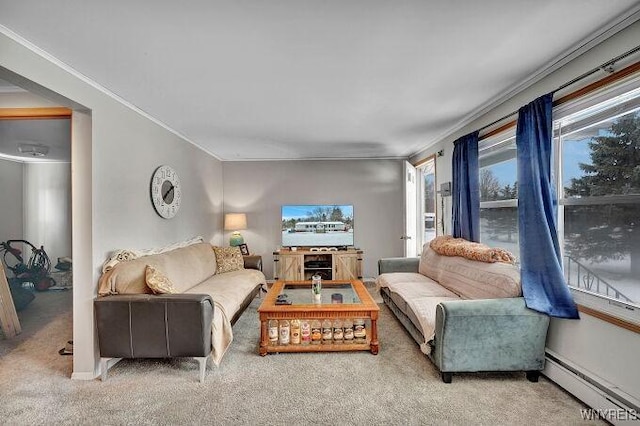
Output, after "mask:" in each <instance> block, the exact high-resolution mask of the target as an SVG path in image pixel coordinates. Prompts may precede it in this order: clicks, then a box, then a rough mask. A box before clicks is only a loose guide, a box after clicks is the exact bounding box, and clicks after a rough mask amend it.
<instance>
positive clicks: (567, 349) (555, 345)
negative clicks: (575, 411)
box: [412, 21, 640, 400]
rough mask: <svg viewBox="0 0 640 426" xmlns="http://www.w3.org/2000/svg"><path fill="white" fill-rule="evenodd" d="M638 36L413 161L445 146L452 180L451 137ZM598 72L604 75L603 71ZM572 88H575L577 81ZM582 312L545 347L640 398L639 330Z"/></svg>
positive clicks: (590, 56) (605, 46)
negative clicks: (616, 324)
mask: <svg viewBox="0 0 640 426" xmlns="http://www.w3.org/2000/svg"><path fill="white" fill-rule="evenodd" d="M638 40H640V21H639V22H635V23H634V24H632V25H630V26H629V27H627V28H626V29H624V30H623V31H621V32H619V33H617V34H616V35H614V36H612V37H610V38H609V39H607V40H605V41H604V42H602V43H600V44H599V45H597V46H595V47H594V48H592V49H591V50H589V51H587V52H585V53H584V54H582V55H580V56H579V57H577V58H576V59H574V60H572V61H571V62H569V63H568V64H566V65H565V66H563V67H562V68H560V69H558V70H557V71H555V72H553V73H552V74H550V75H548V76H547V77H545V78H544V79H542V80H541V81H539V82H538V83H536V84H535V85H533V86H532V87H530V88H528V89H526V90H525V91H523V92H521V93H520V94H518V95H516V96H514V97H513V98H511V99H509V100H508V101H506V102H504V103H502V104H500V105H499V106H497V107H495V108H494V109H492V110H491V111H489V112H488V113H487V114H485V115H483V116H482V117H480V118H479V119H477V120H475V121H473V122H472V123H470V124H469V125H467V126H464V128H462V129H460V130H459V131H457V132H455V133H454V134H452V135H450V136H449V137H447V138H445V139H443V140H442V141H440V142H438V143H437V144H435V145H434V146H432V147H430V148H428V149H426V150H425V151H424V152H422V153H420V155H417V156H415V157H414V158H412V161H418V160H419V159H420V158H423V157H426V156H428V155H431V154H433V153H435V152H437V151H439V150H440V149H444V154H445V155H444V157H441V158H439V159H438V181H439V182H444V181H448V180H451V158H452V154H453V143H452V142H453V141H454V140H455V139H457V138H458V137H460V136H462V135H465V134H468V133H470V132H472V131H474V130H477V129H479V128H481V127H482V126H485V125H487V124H489V123H491V122H493V121H494V120H496V119H498V118H500V117H503V116H505V115H507V114H509V113H512V112H514V111H517V110H518V108H520V107H521V106H523V105H525V104H527V103H528V102H531V101H532V100H533V99H535V98H537V97H538V96H541V95H543V94H545V93H548V92H551V91H553V90H555V89H556V88H558V87H559V86H561V85H563V84H564V83H566V82H568V81H571V80H573V79H574V78H576V77H577V76H580V75H582V74H583V73H585V72H587V71H590V70H591V69H593V68H595V67H598V66H599V65H601V64H602V63H604V62H606V61H608V60H610V59H612V58H614V57H616V56H618V55H621V54H623V53H625V52H627V51H629V50H631V49H633V48H634V47H636V46H637V45H638ZM636 60H637V57H636ZM618 68H619V67H618ZM597 77H598V78H602V77H604V73H602V74H599V75H598V76H597ZM570 90H575V87H573V88H570ZM441 164H442V167H441ZM449 203H450V199H449ZM446 210H447V214H446V219H447V222H448V223H449V224H450V222H451V213H450V204H449V206H448V208H447V209H446ZM448 226H449V225H448ZM581 318H582V319H581V320H580V321H568V320H560V319H552V322H551V328H550V330H549V335H548V340H547V347H548V348H549V349H551V350H553V351H554V352H555V353H557V354H559V355H560V356H562V357H563V358H565V359H566V360H569V361H570V362H572V363H574V364H576V365H577V366H579V367H581V368H583V369H585V370H586V371H590V372H592V373H594V374H595V375H597V376H599V377H600V378H602V379H604V380H605V381H608V382H610V383H612V384H613V385H614V386H618V387H619V388H620V390H622V392H625V393H627V394H629V395H632V396H633V397H635V399H636V400H640V369H638V362H637V359H638V351H639V349H640V335H639V334H637V333H633V332H630V331H628V330H625V329H623V328H620V327H617V326H614V325H612V324H609V323H606V322H604V321H602V320H600V319H597V318H594V317H591V316H588V315H585V314H581Z"/></svg>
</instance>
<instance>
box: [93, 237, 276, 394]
mask: <svg viewBox="0 0 640 426" xmlns="http://www.w3.org/2000/svg"><path fill="white" fill-rule="evenodd" d="M238 255H239V251H238ZM239 256H240V257H239V258H238V257H237V256H236V255H235V254H234V255H233V256H231V258H233V260H234V261H236V263H237V262H238V261H239V262H241V263H242V262H243V258H242V256H241V255H239ZM238 259H239V260H238ZM223 260H225V262H224V263H221V261H220V259H218V260H217V259H216V254H215V253H214V250H213V248H212V246H211V245H210V244H208V243H203V242H201V243H196V244H190V245H188V246H186V247H180V248H176V249H174V250H170V251H166V252H163V253H159V254H152V255H145V256H141V257H138V258H134V259H132V260H126V261H121V262H117V263H116V264H115V265H113V266H110V268H109V269H108V270H107V271H106V272H104V273H103V274H102V276H101V278H100V283H99V290H98V293H99V297H98V298H97V299H96V300H95V302H94V306H95V315H96V324H97V331H98V343H99V347H100V357H101V368H102V378H103V380H105V379H106V373H107V369H108V368H109V367H110V366H111V365H113V364H114V363H115V362H117V361H118V360H119V359H120V358H169V357H195V358H197V359H198V361H199V363H200V381H202V380H203V379H204V374H205V371H206V360H207V357H208V356H209V355H210V356H211V358H212V361H213V362H214V363H215V364H216V365H218V364H219V363H220V361H221V359H222V357H223V355H224V353H225V352H226V350H227V348H228V347H229V345H230V344H231V341H232V340H233V332H232V325H233V324H235V322H236V321H237V320H238V318H239V317H240V315H241V314H242V313H243V312H244V310H245V309H246V308H247V306H249V304H250V303H251V301H252V300H253V299H254V298H255V297H256V295H257V294H259V292H260V289H261V287H262V285H263V284H265V283H266V279H265V276H264V274H263V273H262V272H261V270H260V269H261V265H260V258H257V257H247V258H245V260H246V261H247V263H246V264H245V265H236V266H235V267H229V266H228V264H227V262H226V259H223ZM253 268H255V269H253ZM225 269H235V270H231V271H229V272H224V270H225ZM149 270H152V271H154V273H160V277H161V278H163V279H164V282H168V283H170V284H171V291H170V293H171V294H154V291H153V290H152V289H151V288H150V287H149V286H148V282H149V275H148V273H149V272H148V271H149ZM172 293H176V294H172Z"/></svg>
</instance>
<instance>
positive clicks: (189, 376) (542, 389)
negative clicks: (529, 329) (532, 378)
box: [0, 292, 596, 425]
mask: <svg viewBox="0 0 640 426" xmlns="http://www.w3.org/2000/svg"><path fill="white" fill-rule="evenodd" d="M69 294H70V292H69ZM64 297H70V296H69V295H68V294H67V295H65V294H57V295H52V296H51V297H50V299H51V300H49V302H50V305H52V306H53V305H55V304H56V303H57V304H60V305H63V303H61V302H60V301H59V300H53V299H61V298H64ZM40 301H41V302H42V303H45V304H46V302H47V300H45V297H42V298H40ZM67 302H69V301H68V300H67ZM34 303H35V302H34ZM259 303H260V300H259V299H256V300H255V301H254V302H253V303H252V305H251V306H250V307H249V309H248V310H247V311H246V312H245V314H244V315H243V316H242V317H241V319H240V320H239V321H238V323H237V324H236V325H235V327H234V333H235V340H234V342H233V344H232V346H231V348H230V349H229V352H228V353H227V354H226V356H225V358H224V359H223V361H222V364H221V365H220V367H218V368H215V367H211V366H210V367H209V370H208V372H207V377H206V380H205V382H204V383H199V382H198V381H197V376H198V368H197V363H196V362H195V361H193V360H190V359H174V360H127V361H121V362H120V363H119V364H117V365H116V366H114V367H113V368H112V369H111V370H110V371H109V380H108V381H106V382H104V383H103V382H101V381H100V380H99V379H96V380H93V381H76V380H70V379H69V377H70V374H71V369H72V359H71V357H70V356H60V355H59V354H58V350H59V349H60V348H61V347H63V346H64V343H65V342H66V341H67V340H69V339H70V338H71V312H70V306H71V304H70V303H68V309H67V310H66V311H63V312H57V314H56V315H53V316H49V315H45V313H44V312H42V315H41V317H42V319H43V323H41V324H40V325H39V326H37V325H34V324H35V322H34V323H33V324H32V325H33V326H34V330H30V329H29V328H30V327H31V326H29V327H25V329H26V330H25V333H24V335H23V336H21V337H19V340H17V341H16V342H13V343H7V341H6V340H1V341H0V346H1V347H3V348H5V349H3V350H2V351H1V352H0V353H1V354H2V357H1V358H0V423H1V424H11V425H35V424H57V425H59V424H101V425H111V424H113V425H125V424H222V425H226V424H250V425H268V424H276V425H291V424H322V425H324V424H326V425H334V424H349V425H372V424H380V425H396V424H397V425H405V424H456V425H458V424H459V425H470V424H485V425H496V424H498V425H516V424H518V425H520V424H525V425H528V424H537V425H575V424H590V425H591V424H596V423H595V422H592V421H591V422H584V421H581V417H580V409H581V408H585V407H584V405H583V404H582V403H580V402H579V401H578V400H576V399H574V398H573V397H572V396H571V395H569V394H567V393H566V392H564V391H563V390H562V389H560V388H559V387H557V386H556V385H555V384H553V383H552V382H550V381H548V380H547V379H545V378H541V379H540V382H539V383H530V382H528V381H527V380H526V379H525V377H524V374H523V373H521V374H520V373H507V374H498V373H495V374H459V375H454V378H453V383H452V384H444V383H442V382H441V381H440V377H439V374H438V372H437V370H436V369H435V368H434V367H433V365H432V364H431V362H430V361H429V360H428V359H427V358H426V357H425V356H424V355H422V353H421V352H420V350H419V348H418V346H417V345H416V344H415V343H414V342H413V340H412V339H411V338H410V336H409V335H408V334H407V333H406V332H405V331H404V329H403V328H402V326H401V325H400V324H399V323H398V322H397V321H396V320H395V318H394V317H393V314H391V312H390V311H389V310H388V309H387V308H386V307H385V306H384V305H383V306H382V308H381V320H380V322H379V324H380V325H379V329H380V336H379V337H380V342H381V349H380V353H379V355H377V356H373V355H371V354H370V353H368V352H358V353H327V354H278V355H268V356H266V357H260V356H258V355H257V341H258V336H259V326H258V324H259V323H258V317H257V313H256V308H257V307H258V305H259ZM38 307H39V306H38V305H35V304H33V305H32V306H30V307H29V308H28V309H34V308H38ZM40 308H41V309H44V308H43V307H42V306H40ZM45 310H46V309H45ZM25 325H26V324H25Z"/></svg>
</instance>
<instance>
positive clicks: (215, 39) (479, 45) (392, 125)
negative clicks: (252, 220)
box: [0, 0, 638, 160]
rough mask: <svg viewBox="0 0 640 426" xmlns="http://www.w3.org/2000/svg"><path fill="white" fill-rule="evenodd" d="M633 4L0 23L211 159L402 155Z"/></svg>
mask: <svg viewBox="0 0 640 426" xmlns="http://www.w3.org/2000/svg"><path fill="white" fill-rule="evenodd" d="M637 8H638V1H637V0H615V1H602V0H485V1H474V0H450V1H435V0H432V1H426V0H407V1H387V0H353V1H345V0H325V1H310V0H275V1H264V0H244V1H237V0H228V1H219V0H193V1H189V2H176V1H168V0H157V1H123V0H114V1H86V0H66V1H63V2H60V1H58V2H50V1H44V2H43V1H41V0H21V1H15V0H0V10H1V11H2V13H0V25H3V26H5V27H6V28H8V29H9V30H11V31H13V32H15V33H16V34H18V35H19V36H22V37H23V38H25V39H26V40H28V41H30V42H31V43H33V44H35V45H36V46H38V47H40V48H41V49H43V50H45V51H46V52H48V53H49V54H51V55H53V56H55V57H56V58H58V59H59V60H61V61H62V62H64V63H66V64H67V65H69V66H71V67H73V68H74V69H75V70H77V71H78V72H80V73H82V74H84V75H85V76H87V77H89V78H90V79H92V80H94V81H96V82H97V83H99V84H100V85H102V86H104V87H106V88H107V89H108V90H110V91H112V92H113V93H115V94H117V95H118V96H120V97H121V98H123V99H125V100H126V101H128V102H129V103H131V104H133V105H135V106H137V107H138V108H140V109H142V110H144V111H145V112H147V113H148V114H150V115H151V116H153V117H155V118H156V119H158V120H160V121H162V122H164V123H165V124H166V125H167V126H169V127H170V128H172V129H174V130H175V131H177V132H179V133H181V134H182V135H184V136H186V137H187V138H189V139H190V140H191V141H193V142H195V143H196V144H198V145H200V146H202V147H203V148H204V149H206V150H207V151H209V152H211V153H214V154H215V155H217V156H218V157H219V158H221V159H224V160H239V159H297V158H351V157H353V158H362V157H405V156H408V155H411V154H413V153H415V152H417V151H419V150H420V149H422V148H424V147H426V146H428V145H429V144H432V143H435V142H436V141H437V140H438V139H439V138H441V137H443V136H445V135H446V134H448V133H451V132H452V131H453V130H455V129H456V128H457V127H459V126H460V125H461V123H462V122H463V121H464V120H465V119H467V118H468V117H469V116H470V115H472V114H473V113H474V112H477V111H478V110H479V109H481V108H482V107H484V106H486V105H487V104H488V103H489V102H491V101H495V100H496V99H498V98H500V97H501V96H502V95H504V94H505V93H506V92H508V91H510V90H512V89H513V88H514V87H516V86H518V85H519V84H521V83H522V82H524V81H526V80H527V79H528V78H529V77H531V76H532V75H533V74H535V73H536V71H538V70H540V69H541V68H543V67H546V66H548V65H549V64H550V63H552V62H553V61H555V60H557V59H558V58H559V57H561V56H562V55H565V54H567V53H568V52H571V51H572V50H573V49H574V48H575V47H576V46H579V45H580V44H582V43H583V42H584V41H585V40H590V39H591V38H593V37H594V36H595V35H597V34H599V33H600V32H601V31H602V30H603V29H606V28H608V27H610V26H611V25H613V24H614V23H616V22H618V21H619V19H620V17H624V16H628V15H629V14H631V12H633V11H635V10H637Z"/></svg>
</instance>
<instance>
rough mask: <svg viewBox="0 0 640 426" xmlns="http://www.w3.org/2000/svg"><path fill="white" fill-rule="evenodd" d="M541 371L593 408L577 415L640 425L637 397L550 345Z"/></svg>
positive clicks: (615, 422) (583, 417)
mask: <svg viewBox="0 0 640 426" xmlns="http://www.w3.org/2000/svg"><path fill="white" fill-rule="evenodd" d="M542 373H543V374H544V375H545V376H547V377H548V378H549V379H550V380H551V381H553V382H554V383H556V384H557V385H558V386H560V387H562V388H564V389H565V390H566V391H567V392H569V393H570V394H572V395H573V396H575V397H576V398H578V399H579V400H581V401H582V402H584V403H585V404H586V405H588V406H589V407H590V408H591V409H592V410H586V411H584V412H579V413H576V419H581V420H591V419H601V420H606V421H608V422H610V423H612V424H614V425H636V426H637V425H640V401H638V400H637V399H636V398H634V397H633V396H631V395H629V394H627V393H625V392H623V391H622V390H621V389H620V388H618V387H617V386H616V385H614V384H612V383H609V382H607V381H606V380H604V379H602V378H600V377H598V376H596V375H594V374H593V373H591V372H589V371H585V370H584V369H582V368H580V367H579V366H577V365H575V364H574V363H572V362H571V361H569V360H567V359H565V358H563V357H562V356H560V355H558V354H556V353H554V352H553V351H551V350H549V349H547V351H546V365H545V368H544V370H543V371H542ZM580 416H582V417H580Z"/></svg>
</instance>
